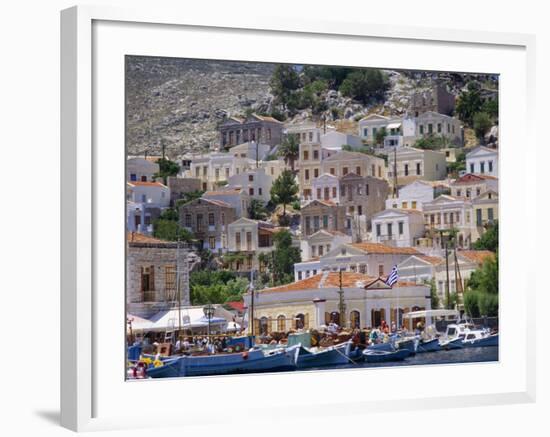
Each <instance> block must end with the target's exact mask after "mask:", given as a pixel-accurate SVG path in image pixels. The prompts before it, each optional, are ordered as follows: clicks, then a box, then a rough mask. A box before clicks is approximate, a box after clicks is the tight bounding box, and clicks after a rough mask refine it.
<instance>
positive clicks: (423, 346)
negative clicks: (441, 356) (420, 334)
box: [416, 338, 441, 353]
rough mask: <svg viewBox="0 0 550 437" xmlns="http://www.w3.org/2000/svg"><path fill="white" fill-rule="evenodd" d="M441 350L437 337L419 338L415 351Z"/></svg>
mask: <svg viewBox="0 0 550 437" xmlns="http://www.w3.org/2000/svg"><path fill="white" fill-rule="evenodd" d="M440 350H441V345H440V344H439V339H438V338H432V339H430V340H424V339H421V340H420V341H419V342H418V344H417V346H416V353H423V352H437V351H440Z"/></svg>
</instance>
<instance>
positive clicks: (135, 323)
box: [126, 314, 153, 332]
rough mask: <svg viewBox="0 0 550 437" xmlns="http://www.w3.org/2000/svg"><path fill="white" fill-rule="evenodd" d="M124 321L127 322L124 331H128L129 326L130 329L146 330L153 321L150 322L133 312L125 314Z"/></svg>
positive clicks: (150, 326)
mask: <svg viewBox="0 0 550 437" xmlns="http://www.w3.org/2000/svg"><path fill="white" fill-rule="evenodd" d="M126 321H127V322H128V323H127V324H126V331H128V332H130V326H131V327H132V331H141V330H145V331H146V330H149V329H151V328H152V326H153V322H151V321H150V320H147V319H144V318H143V317H139V316H135V315H133V314H127V315H126Z"/></svg>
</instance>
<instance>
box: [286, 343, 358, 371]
mask: <svg viewBox="0 0 550 437" xmlns="http://www.w3.org/2000/svg"><path fill="white" fill-rule="evenodd" d="M351 347H352V343H351V341H347V342H345V343H341V344H338V345H336V346H330V347H327V348H322V349H316V348H315V349H314V348H306V347H304V346H301V345H300V347H299V354H298V363H297V367H298V369H307V368H312V367H323V366H336V365H339V364H348V363H350V359H351V360H353V358H352V356H351V354H352V350H351ZM354 355H355V354H354Z"/></svg>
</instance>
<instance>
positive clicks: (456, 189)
mask: <svg viewBox="0 0 550 437" xmlns="http://www.w3.org/2000/svg"><path fill="white" fill-rule="evenodd" d="M450 188H451V196H456V197H466V198H468V199H475V198H476V197H479V196H481V195H482V194H483V193H485V192H487V191H494V192H498V179H497V178H496V177H494V176H487V175H481V174H471V173H468V174H465V175H464V176H462V177H460V178H458V179H457V180H455V181H454V182H452V183H451V184H450Z"/></svg>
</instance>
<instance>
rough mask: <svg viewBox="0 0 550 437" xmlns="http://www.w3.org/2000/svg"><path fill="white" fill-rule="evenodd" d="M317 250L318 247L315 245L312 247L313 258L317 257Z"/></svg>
mask: <svg viewBox="0 0 550 437" xmlns="http://www.w3.org/2000/svg"><path fill="white" fill-rule="evenodd" d="M316 249H317V246H315V245H312V246H311V256H316V254H315V251H316Z"/></svg>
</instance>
